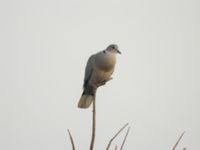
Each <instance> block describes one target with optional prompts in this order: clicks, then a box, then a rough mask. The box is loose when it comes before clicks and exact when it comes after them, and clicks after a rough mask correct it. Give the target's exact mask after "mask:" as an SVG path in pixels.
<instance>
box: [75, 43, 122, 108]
mask: <svg viewBox="0 0 200 150" xmlns="http://www.w3.org/2000/svg"><path fill="white" fill-rule="evenodd" d="M117 54H121V52H120V51H119V49H118V46H117V45H116V44H111V45H109V46H108V47H107V48H106V49H105V50H103V51H100V52H97V53H96V54H93V55H91V56H90V57H89V59H88V61H87V65H86V68H85V77H84V84H83V93H82V95H81V98H80V100H79V102H78V107H79V108H83V109H86V108H88V107H89V106H90V105H91V103H92V102H93V100H94V99H95V96H96V91H97V88H98V87H99V86H102V85H104V84H105V83H106V82H107V81H109V80H111V79H112V78H111V75H112V74H113V71H114V68H115V64H116V55H117Z"/></svg>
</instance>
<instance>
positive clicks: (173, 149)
mask: <svg viewBox="0 0 200 150" xmlns="http://www.w3.org/2000/svg"><path fill="white" fill-rule="evenodd" d="M184 134H185V131H184V132H183V133H182V134H181V136H180V137H179V139H178V141H177V142H176V144H175V145H174V147H173V148H172V150H175V149H176V147H177V145H178V144H179V142H180V141H181V139H182V137H183V135H184Z"/></svg>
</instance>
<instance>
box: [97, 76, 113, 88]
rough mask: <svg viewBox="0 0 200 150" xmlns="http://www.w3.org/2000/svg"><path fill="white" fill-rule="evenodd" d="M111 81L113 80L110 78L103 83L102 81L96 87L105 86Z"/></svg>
mask: <svg viewBox="0 0 200 150" xmlns="http://www.w3.org/2000/svg"><path fill="white" fill-rule="evenodd" d="M112 79H113V78H112V77H110V78H109V79H108V80H104V81H102V82H101V83H99V84H98V85H97V87H100V86H103V85H105V84H106V83H107V82H108V81H110V80H112Z"/></svg>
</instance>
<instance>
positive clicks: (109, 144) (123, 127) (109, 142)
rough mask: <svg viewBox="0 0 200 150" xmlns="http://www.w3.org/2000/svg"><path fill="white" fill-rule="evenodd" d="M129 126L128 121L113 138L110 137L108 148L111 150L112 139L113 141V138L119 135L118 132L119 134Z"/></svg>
mask: <svg viewBox="0 0 200 150" xmlns="http://www.w3.org/2000/svg"><path fill="white" fill-rule="evenodd" d="M127 126H128V123H126V124H125V125H124V126H123V127H122V128H121V129H120V130H119V131H118V132H117V133H116V134H115V135H114V136H113V138H111V139H110V141H109V143H108V145H107V147H106V150H109V148H110V145H111V143H112V141H113V140H114V139H115V138H116V137H117V136H118V134H119V133H120V132H121V131H122V130H124V128H126V127H127Z"/></svg>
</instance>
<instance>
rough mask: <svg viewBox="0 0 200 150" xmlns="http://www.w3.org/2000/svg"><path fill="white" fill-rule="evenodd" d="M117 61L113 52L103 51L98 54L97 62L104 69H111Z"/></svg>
mask: <svg viewBox="0 0 200 150" xmlns="http://www.w3.org/2000/svg"><path fill="white" fill-rule="evenodd" d="M115 63H116V55H115V54H113V53H111V52H101V53H98V54H97V55H96V59H95V64H96V66H97V67H98V68H99V69H100V70H102V71H106V72H108V71H111V70H113V69H114V67H115Z"/></svg>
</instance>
